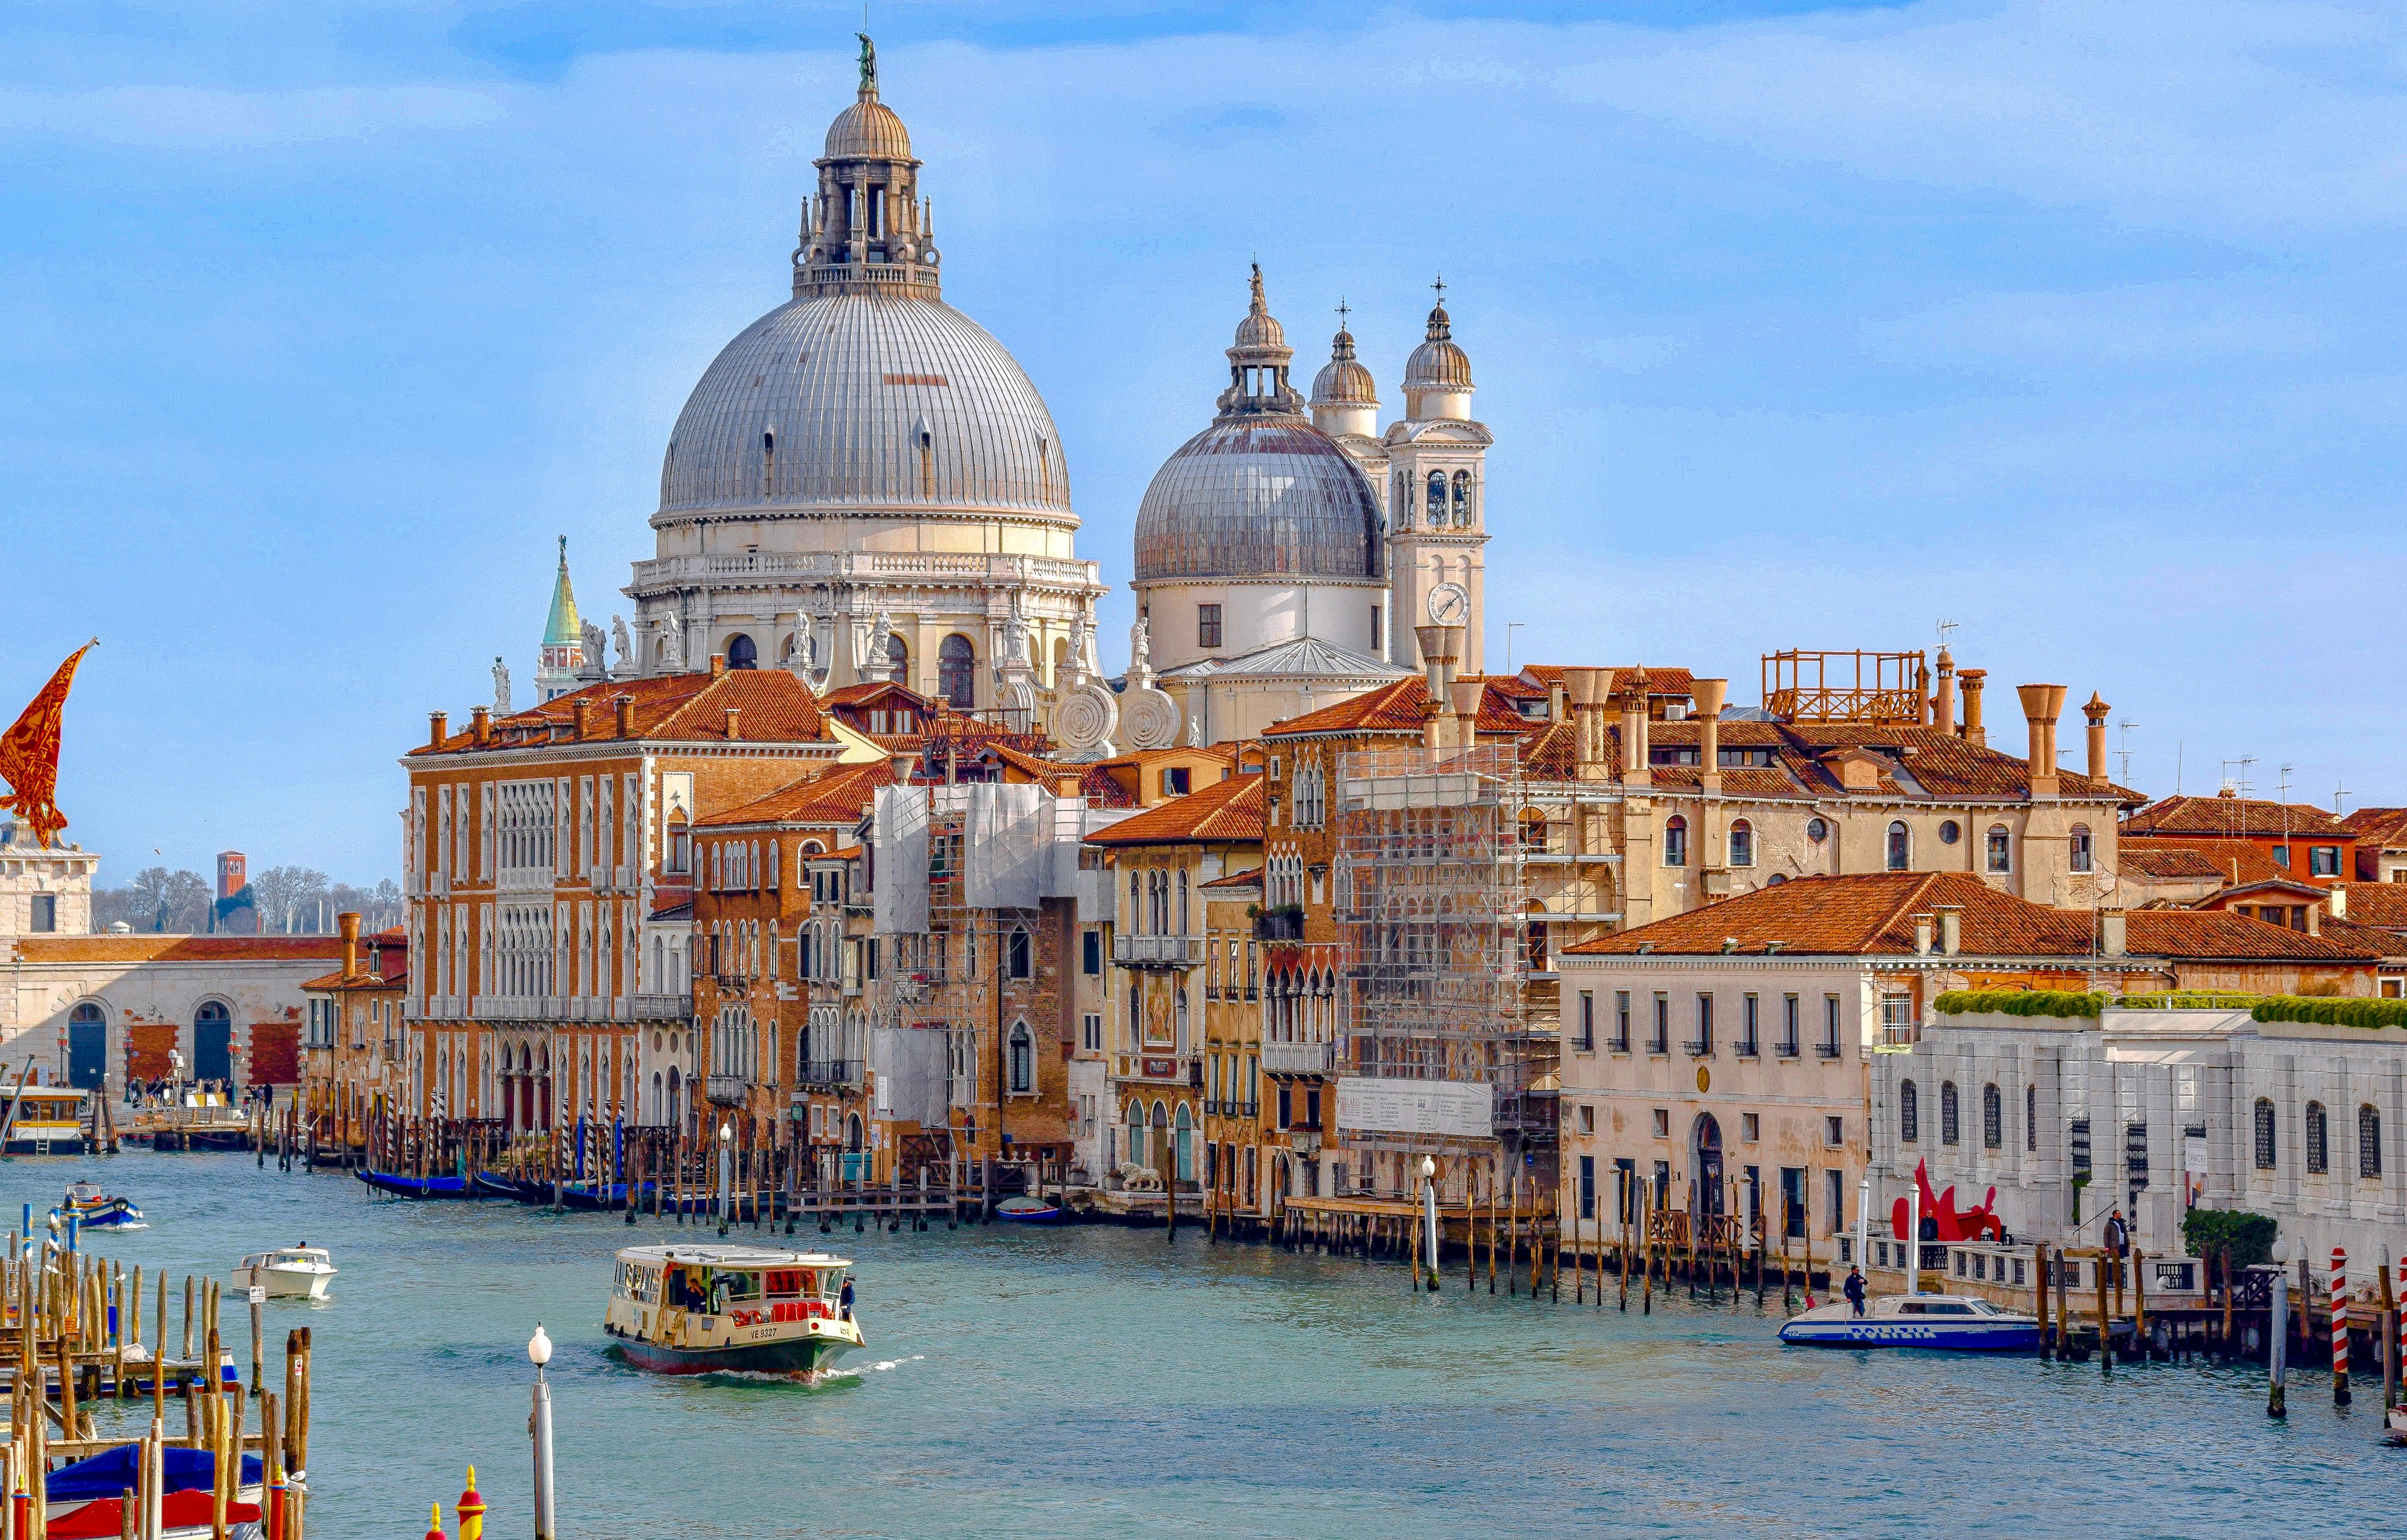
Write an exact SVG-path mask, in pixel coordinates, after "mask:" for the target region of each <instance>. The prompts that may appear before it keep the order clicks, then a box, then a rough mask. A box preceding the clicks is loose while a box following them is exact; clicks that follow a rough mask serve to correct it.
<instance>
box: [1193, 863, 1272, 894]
mask: <svg viewBox="0 0 2407 1540" xmlns="http://www.w3.org/2000/svg"><path fill="white" fill-rule="evenodd" d="M1261 885H1262V869H1261V868H1260V867H1259V866H1248V867H1247V868H1246V869H1245V870H1244V871H1242V872H1232V873H1230V874H1229V875H1228V876H1227V877H1214V878H1213V879H1212V880H1211V881H1209V882H1206V883H1203V884H1200V886H1201V887H1202V888H1203V891H1205V892H1210V891H1212V890H1213V889H1215V888H1220V889H1230V890H1233V889H1242V888H1259V887H1260V886H1261Z"/></svg>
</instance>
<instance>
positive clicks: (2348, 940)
mask: <svg viewBox="0 0 2407 1540" xmlns="http://www.w3.org/2000/svg"><path fill="white" fill-rule="evenodd" d="M2319 923H2320V925H2321V927H2322V930H2323V934H2324V939H2325V940H2326V941H2337V942H2339V943H2340V944H2341V945H2342V946H2343V947H2354V948H2357V949H2359V950H2361V951H2369V952H2371V953H2373V954H2374V955H2375V956H2376V957H2380V958H2383V959H2385V960H2392V959H2398V958H2401V957H2407V936H2402V935H2400V934H2399V933H2398V932H2397V931H2394V930H2390V929H2388V928H2386V927H2385V926H2380V925H2360V924H2357V922H2356V921H2354V920H2334V919H2332V918H2331V917H2329V915H2327V916H2326V917H2325V918H2324V919H2323V920H2321V921H2320V922H2319Z"/></svg>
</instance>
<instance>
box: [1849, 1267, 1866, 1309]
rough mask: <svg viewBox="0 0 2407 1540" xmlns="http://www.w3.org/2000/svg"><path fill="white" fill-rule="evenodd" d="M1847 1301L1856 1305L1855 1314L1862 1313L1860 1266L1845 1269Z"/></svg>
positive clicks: (1861, 1270) (1862, 1296)
mask: <svg viewBox="0 0 2407 1540" xmlns="http://www.w3.org/2000/svg"><path fill="white" fill-rule="evenodd" d="M1847 1303H1848V1304H1849V1305H1854V1306H1855V1307H1856V1314H1857V1315H1859V1316H1860V1315H1862V1314H1863V1313H1864V1272H1863V1269H1862V1268H1860V1267H1850V1268H1848V1269H1847Z"/></svg>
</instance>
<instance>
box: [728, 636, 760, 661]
mask: <svg viewBox="0 0 2407 1540" xmlns="http://www.w3.org/2000/svg"><path fill="white" fill-rule="evenodd" d="M760 661H761V649H759V648H757V647H755V646H753V645H752V638H751V637H749V636H747V635H744V633H742V632H740V631H739V632H737V633H736V634H735V635H733V636H730V637H728V638H727V666H728V667H730V668H754V667H757V666H759V664H760Z"/></svg>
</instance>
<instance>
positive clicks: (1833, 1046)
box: [1814, 1037, 1845, 1059]
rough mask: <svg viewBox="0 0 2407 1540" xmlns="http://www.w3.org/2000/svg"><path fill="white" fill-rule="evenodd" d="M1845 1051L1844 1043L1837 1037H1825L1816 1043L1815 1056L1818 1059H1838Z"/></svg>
mask: <svg viewBox="0 0 2407 1540" xmlns="http://www.w3.org/2000/svg"><path fill="white" fill-rule="evenodd" d="M1844 1051H1845V1049H1844V1045H1842V1044H1841V1043H1840V1042H1839V1040H1838V1039H1837V1038H1835V1037H1825V1038H1823V1039H1822V1040H1821V1041H1820V1042H1818V1043H1816V1044H1815V1045H1814V1057H1815V1058H1816V1059H1836V1058H1837V1057H1839V1055H1840V1054H1841V1053H1842V1052H1844Z"/></svg>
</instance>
